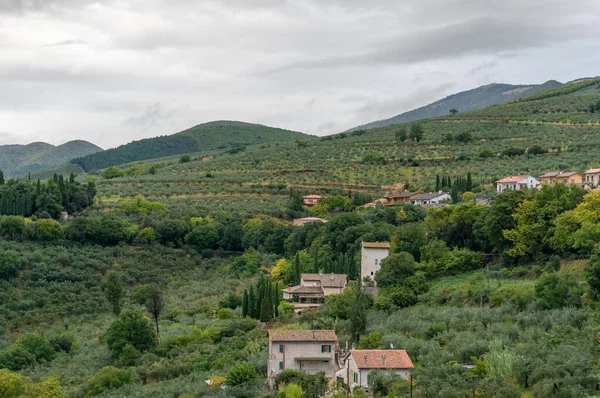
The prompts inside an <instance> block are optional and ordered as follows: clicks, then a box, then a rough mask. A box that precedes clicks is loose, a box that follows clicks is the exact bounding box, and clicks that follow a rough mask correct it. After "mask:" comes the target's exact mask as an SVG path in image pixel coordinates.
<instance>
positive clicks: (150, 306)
mask: <svg viewBox="0 0 600 398" xmlns="http://www.w3.org/2000/svg"><path fill="white" fill-rule="evenodd" d="M146 309H147V310H148V312H149V313H150V315H152V318H153V319H154V324H155V325H156V342H157V343H158V345H160V330H159V328H158V318H159V317H160V315H161V314H162V312H163V311H164V309H165V299H164V297H163V294H162V292H161V291H160V289H159V288H158V287H157V286H150V288H149V289H148V301H146Z"/></svg>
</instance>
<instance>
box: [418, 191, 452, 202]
mask: <svg viewBox="0 0 600 398" xmlns="http://www.w3.org/2000/svg"><path fill="white" fill-rule="evenodd" d="M442 195H449V193H448V192H429V193H422V194H419V195H417V196H415V197H414V198H412V199H413V200H431V199H435V198H437V197H440V196H442Z"/></svg>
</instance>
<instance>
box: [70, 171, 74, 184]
mask: <svg viewBox="0 0 600 398" xmlns="http://www.w3.org/2000/svg"><path fill="white" fill-rule="evenodd" d="M74 183H75V173H71V175H69V184H74Z"/></svg>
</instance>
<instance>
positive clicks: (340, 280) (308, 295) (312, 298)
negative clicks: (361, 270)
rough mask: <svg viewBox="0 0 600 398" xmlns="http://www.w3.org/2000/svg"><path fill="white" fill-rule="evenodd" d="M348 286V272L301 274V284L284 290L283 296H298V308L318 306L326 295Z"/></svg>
mask: <svg viewBox="0 0 600 398" xmlns="http://www.w3.org/2000/svg"><path fill="white" fill-rule="evenodd" d="M347 286H348V277H347V276H346V274H301V275H300V285H298V286H293V287H288V288H286V289H283V290H282V293H283V298H284V299H286V300H290V299H293V298H298V303H296V304H295V308H296V310H301V309H302V308H307V307H318V306H320V305H321V304H323V302H324V301H325V297H326V296H329V295H332V294H340V293H342V292H343V291H344V289H346V287H347Z"/></svg>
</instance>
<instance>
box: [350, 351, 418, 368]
mask: <svg viewBox="0 0 600 398" xmlns="http://www.w3.org/2000/svg"><path fill="white" fill-rule="evenodd" d="M350 354H351V355H352V358H354V362H355V363H356V366H357V367H358V368H359V369H412V368H414V367H415V366H414V365H413V363H412V361H411V360H410V357H409V356H408V354H407V353H406V350H352V351H350Z"/></svg>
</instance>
